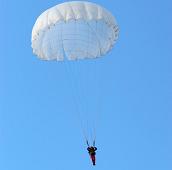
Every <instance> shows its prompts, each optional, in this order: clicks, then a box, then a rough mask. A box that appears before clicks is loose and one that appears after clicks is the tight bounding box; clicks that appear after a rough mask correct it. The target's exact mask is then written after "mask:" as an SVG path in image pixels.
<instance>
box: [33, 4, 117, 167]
mask: <svg viewBox="0 0 172 170" xmlns="http://www.w3.org/2000/svg"><path fill="white" fill-rule="evenodd" d="M118 34H119V28H118V24H117V22H116V19H115V17H114V16H113V15H112V14H111V13H110V12H109V11H108V10H106V9H105V8H104V7H101V6H100V5H98V4H95V3H91V2H85V1H71V2H64V3H62V4H58V5H56V6H54V7H51V8H49V9H47V10H46V11H44V12H43V13H42V14H41V15H40V16H39V17H38V18H37V20H36V22H35V24H34V26H33V29H32V36H31V47H32V49H33V53H34V54H35V55H37V56H38V58H39V59H41V60H45V61H57V62H60V63H63V66H65V65H66V64H64V63H71V64H72V63H73V64H74V63H75V62H77V61H78V60H80V61H81V60H82V62H85V61H86V60H87V59H89V60H97V62H98V61H99V60H100V59H99V60H98V58H101V57H103V56H105V54H107V53H108V52H109V51H110V50H111V49H112V47H113V46H114V44H115V43H116V41H117V39H118ZM92 63H94V62H92ZM73 64H72V65H73ZM87 64H88V62H86V63H85V66H89V64H88V65H87ZM90 64H91V63H90ZM60 65H61V64H60ZM69 65H70V64H69ZM74 65H76V66H77V67H78V66H79V68H80V67H82V65H81V63H80V62H77V64H74ZM57 67H58V65H57ZM66 70H68V69H66ZM86 70H88V73H89V72H90V73H92V72H91V70H89V67H87V69H86ZM86 70H85V73H87V72H86ZM70 72H73V71H72V70H71V69H70ZM77 72H79V70H78V71H77V70H76V73H77ZM94 72H95V70H94ZM90 73H89V74H90ZM71 75H73V74H72V73H71ZM81 75H82V74H80V76H81ZM87 75H88V74H87ZM80 76H79V77H78V78H76V76H74V75H73V76H72V78H71V77H70V78H71V79H72V80H73V79H74V77H75V78H76V80H77V81H78V79H80V78H81V77H82V76H81V77H80ZM54 77H55V78H57V77H58V76H54ZM84 79H85V78H84ZM76 80H74V81H76ZM90 80H91V79H90ZM90 83H91V82H90ZM70 84H72V82H70V83H69V85H70ZM74 86H75V87H76V89H77V87H80V85H79V84H78V86H76V85H74ZM86 87H87V84H86ZM92 87H94V85H93V86H92ZM69 88H70V86H69ZM86 90H88V91H89V88H88V89H87V88H86ZM76 91H78V90H76ZM81 91H82V90H81ZM62 92H63V90H62ZM85 92H87V91H85ZM84 94H86V93H84ZM75 97H76V102H77V103H80V102H81V101H82V100H80V99H83V101H84V98H85V97H84V96H80V97H79V96H78V97H77V96H75ZM88 97H91V96H89V93H88V95H86V98H88ZM85 102H86V101H85ZM90 104H91V103H90ZM76 105H77V107H78V104H76ZM80 105H81V104H80ZM85 108H87V107H84V108H83V109H82V107H81V108H79V109H78V110H79V113H78V114H79V117H81V118H82V117H83V115H84V114H83V115H80V112H81V113H87V111H85ZM80 109H81V110H80ZM86 116H87V115H86ZM82 121H83V122H84V120H80V122H81V124H82ZM89 121H90V120H89ZM85 123H86V122H85ZM85 125H86V124H85ZM90 125H91V123H90ZM83 127H84V129H85V128H86V127H85V126H84V123H83ZM90 128H92V126H90ZM88 135H89V133H88ZM93 141H94V142H93V145H91V146H90V145H89V143H88V141H87V145H88V148H87V150H88V153H89V155H90V158H91V160H92V163H93V165H96V150H97V148H96V147H95V140H93Z"/></svg>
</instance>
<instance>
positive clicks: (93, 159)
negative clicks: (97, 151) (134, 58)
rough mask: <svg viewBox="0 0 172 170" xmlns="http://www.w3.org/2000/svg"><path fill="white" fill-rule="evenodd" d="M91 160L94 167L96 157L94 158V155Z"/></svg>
mask: <svg viewBox="0 0 172 170" xmlns="http://www.w3.org/2000/svg"><path fill="white" fill-rule="evenodd" d="M91 160H92V162H93V165H96V157H95V155H91Z"/></svg>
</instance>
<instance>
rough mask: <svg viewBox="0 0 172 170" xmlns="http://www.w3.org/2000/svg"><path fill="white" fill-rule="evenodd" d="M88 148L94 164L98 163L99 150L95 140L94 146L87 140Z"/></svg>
mask: <svg viewBox="0 0 172 170" xmlns="http://www.w3.org/2000/svg"><path fill="white" fill-rule="evenodd" d="M87 145H88V147H87V150H88V153H89V155H90V158H91V160H92V163H93V165H96V150H97V147H95V141H94V142H93V146H90V145H89V143H88V141H87Z"/></svg>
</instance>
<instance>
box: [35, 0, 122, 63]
mask: <svg viewBox="0 0 172 170" xmlns="http://www.w3.org/2000/svg"><path fill="white" fill-rule="evenodd" d="M118 33H119V31H118V26H117V23H116V20H115V18H114V17H113V16H112V15H111V13H110V12H108V11H107V10H106V9H104V8H103V7H101V6H99V5H97V4H94V3H90V2H84V1H72V2H65V3H62V4H59V5H56V6H54V7H52V8H50V9H48V10H46V11H45V12H43V13H42V14H41V15H40V16H39V17H38V19H37V21H36V23H35V25H34V27H33V30H32V48H33V53H34V54H36V55H37V56H38V57H39V58H40V59H43V60H57V61H63V60H76V59H85V58H97V57H101V56H103V55H105V54H106V53H107V52H108V51H109V50H110V49H111V48H112V47H113V45H114V43H115V42H116V40H117V38H118Z"/></svg>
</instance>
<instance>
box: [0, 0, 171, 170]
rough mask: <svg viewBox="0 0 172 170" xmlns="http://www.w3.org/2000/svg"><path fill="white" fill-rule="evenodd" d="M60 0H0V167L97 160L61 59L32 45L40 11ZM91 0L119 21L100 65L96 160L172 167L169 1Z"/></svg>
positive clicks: (116, 167) (64, 167)
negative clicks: (39, 53)
mask: <svg viewBox="0 0 172 170" xmlns="http://www.w3.org/2000/svg"><path fill="white" fill-rule="evenodd" d="M61 2H64V1H58V0H44V1H42V0H30V1H22V0H15V1H10V0H1V1H0V19H1V27H0V37H1V38H0V48H1V50H0V57H1V62H0V169H1V170H31V169H32V170H68V169H75V170H77V169H82V170H85V169H87V170H88V169H92V168H93V167H92V165H91V163H90V160H89V157H88V155H87V152H86V145H85V143H84V142H85V141H84V139H83V136H82V133H81V129H80V127H79V125H78V121H77V119H76V116H75V115H76V113H75V108H74V106H73V103H72V99H73V98H72V96H73V95H74V92H73V91H72V90H71V88H70V84H69V80H68V79H67V78H66V77H67V74H66V70H65V68H64V65H63V64H58V63H56V62H43V61H40V60H38V59H37V58H36V57H35V56H34V55H33V54H32V49H31V43H30V39H31V30H32V27H33V24H34V22H35V20H36V18H37V17H38V16H39V15H40V14H41V13H42V12H43V11H44V10H46V9H47V8H49V7H52V6H54V5H56V4H58V3H61ZM92 2H95V3H98V4H100V5H102V6H104V7H105V8H107V9H108V10H110V11H111V13H112V14H113V15H114V16H115V17H116V19H117V21H118V24H119V27H120V36H119V40H118V42H117V44H116V46H115V47H114V48H113V50H112V51H111V52H110V53H109V54H107V56H106V57H104V58H103V59H102V61H101V64H100V65H98V69H99V78H98V81H99V82H101V84H99V86H98V89H99V91H100V94H99V95H100V98H101V104H100V105H101V106H99V109H100V110H101V111H100V112H101V118H100V122H101V123H100V125H99V128H98V132H97V147H98V152H97V166H96V167H94V168H95V169H99V170H103V169H109V170H110V169H111V170H138V169H139V170H171V169H172V161H171V160H172V145H171V143H172V123H171V122H172V106H171V102H172V67H171V64H172V49H171V44H172V41H171V40H172V23H171V16H172V1H170V0H164V1H161V0H156V1H155V0H140V1H134V0H130V1H127V0H114V1H112V0H111V1H110V0H100V1H92ZM100 67H101V69H102V70H100ZM92 90H93V89H91V88H88V89H87V92H88V94H89V92H90V91H92Z"/></svg>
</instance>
